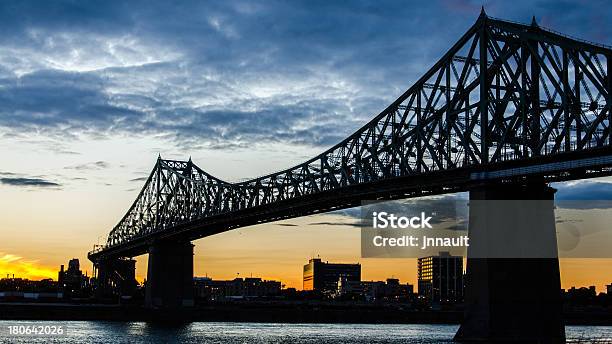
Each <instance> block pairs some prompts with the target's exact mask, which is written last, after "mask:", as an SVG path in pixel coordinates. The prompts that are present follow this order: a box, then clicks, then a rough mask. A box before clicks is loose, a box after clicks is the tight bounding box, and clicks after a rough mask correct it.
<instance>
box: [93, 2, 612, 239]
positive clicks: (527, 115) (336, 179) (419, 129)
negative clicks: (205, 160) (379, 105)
mask: <svg viewBox="0 0 612 344" xmlns="http://www.w3.org/2000/svg"><path fill="white" fill-rule="evenodd" d="M610 70H612V50H611V49H610V47H606V46H603V45H599V44H595V43H590V42H585V41H581V40H577V39H573V38H569V37H567V36H563V35H561V34H558V33H555V32H552V31H551V30H547V29H544V28H541V27H539V26H538V25H537V24H536V23H535V21H534V22H533V23H532V25H529V26H528V25H523V24H518V23H513V22H508V21H503V20H499V19H494V18H491V17H487V16H486V15H484V14H482V15H481V16H480V17H479V18H478V20H477V22H476V23H475V24H474V25H473V26H472V27H471V28H470V29H469V30H468V31H467V32H466V33H465V34H464V35H463V36H462V37H461V38H460V39H459V41H458V42H457V43H455V44H454V45H453V46H452V47H451V49H450V50H449V51H448V52H447V53H446V54H445V55H444V56H443V57H442V58H441V59H440V60H439V61H438V62H437V63H436V64H435V65H434V66H433V67H432V68H431V69H430V70H429V71H427V72H426V73H425V74H424V75H423V77H421V78H420V79H419V80H418V81H417V82H416V83H415V84H414V85H413V86H412V87H410V89H408V90H407V91H406V92H405V93H404V94H402V95H401V96H400V97H399V98H398V99H397V100H396V101H395V102H393V103H392V104H391V105H389V106H388V107H387V108H386V109H385V110H384V111H382V112H381V113H380V114H379V115H378V116H376V117H375V118H374V119H373V120H371V121H370V122H369V123H368V124H366V125H365V126H364V127H362V128H361V129H359V130H358V131H356V132H355V133H354V134H352V135H351V136H350V137H348V138H347V139H345V140H344V141H342V142H341V143H339V144H337V145H336V146H334V147H332V148H331V149H329V150H327V151H326V152H324V153H322V154H320V155H319V156H317V157H315V158H312V159H311V160H309V161H307V162H304V163H302V164H299V165H297V166H295V167H292V168H290V169H287V170H284V171H280V172H277V173H273V174H269V175H266V176H263V177H259V178H255V179H251V180H248V181H244V182H240V183H228V182H225V181H222V180H220V179H218V178H215V177H213V176H211V175H209V174H207V173H206V172H204V171H203V170H201V169H200V168H198V167H197V166H196V165H194V164H193V163H192V161H191V159H190V160H189V161H187V162H185V161H171V160H162V159H161V158H160V159H158V161H157V163H156V165H155V168H154V169H153V171H152V172H151V175H150V176H149V178H148V180H147V181H146V183H145V185H144V187H143V189H142V191H141V192H140V194H139V195H138V198H137V199H136V201H135V202H134V204H133V205H132V206H131V208H130V209H129V210H128V212H127V214H126V215H125V216H124V217H123V218H122V220H121V221H120V222H119V224H117V226H115V228H113V230H112V231H111V232H110V234H109V236H108V240H107V243H106V246H105V247H103V248H102V250H105V249H107V248H110V247H113V246H116V245H121V244H125V243H128V242H130V241H132V240H135V239H137V238H140V237H143V236H150V235H152V234H153V235H154V233H156V232H160V231H163V232H167V231H172V230H173V228H175V227H176V226H178V225H180V224H184V223H194V222H197V221H199V220H202V219H205V218H207V217H211V216H217V215H219V214H227V216H229V217H231V216H232V213H234V212H237V211H241V210H245V209H251V208H256V207H261V206H270V205H273V204H275V203H277V202H287V201H292V200H295V201H296V202H297V201H298V200H299V199H301V198H304V197H306V196H313V195H316V194H318V193H327V192H329V191H333V190H339V191H341V190H343V189H346V188H348V187H351V188H353V189H354V188H355V187H359V186H360V185H365V184H367V183H370V182H375V181H382V180H393V179H394V178H400V177H401V178H405V177H407V176H408V177H409V176H417V175H419V176H423V175H427V174H430V173H434V172H440V171H452V170H455V169H465V168H469V167H471V166H474V167H478V168H479V169H480V170H486V167H487V166H488V165H492V164H498V163H504V162H512V161H518V162H520V161H523V160H529V159H532V160H533V158H537V157H546V158H552V159H554V157H555V156H558V155H561V154H563V153H578V154H580V153H582V152H584V153H587V154H588V153H589V152H590V151H592V150H597V149H601V148H602V147H612V144H611V143H612V135H611V133H610V125H611V124H612V111H611V106H612V100H611V89H612V77H611V75H610V73H609V71H610ZM449 190H452V188H449Z"/></svg>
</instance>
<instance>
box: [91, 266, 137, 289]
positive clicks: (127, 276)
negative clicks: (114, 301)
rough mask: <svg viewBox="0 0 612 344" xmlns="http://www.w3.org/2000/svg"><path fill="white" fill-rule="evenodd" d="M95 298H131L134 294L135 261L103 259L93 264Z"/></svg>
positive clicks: (135, 282) (135, 283)
mask: <svg viewBox="0 0 612 344" xmlns="http://www.w3.org/2000/svg"><path fill="white" fill-rule="evenodd" d="M94 268H95V276H96V297H97V298H99V299H104V298H109V297H117V296H118V297H121V296H126V297H132V296H134V294H135V292H136V286H137V285H138V282H137V281H136V261H135V260H133V259H126V258H115V259H104V260H101V261H99V262H97V263H95V264H94Z"/></svg>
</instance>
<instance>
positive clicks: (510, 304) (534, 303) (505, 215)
mask: <svg viewBox="0 0 612 344" xmlns="http://www.w3.org/2000/svg"><path fill="white" fill-rule="evenodd" d="M555 191H556V190H555V189H553V188H551V187H549V186H548V185H546V184H545V183H543V182H535V183H526V184H506V185H499V184H497V185H492V184H488V185H482V186H480V187H477V188H475V189H473V190H471V191H470V209H469V211H470V213H469V220H470V222H469V226H470V227H469V235H470V247H469V248H468V259H467V271H466V279H465V280H466V292H465V307H466V308H465V317H464V320H463V323H462V324H461V327H460V328H459V331H458V332H457V334H456V335H455V340H456V341H459V342H487V343H495V342H520V343H565V328H564V325H563V319H562V300H561V293H560V289H561V283H560V274H559V259H558V255H557V239H556V231H555V217H554V193H555ZM499 200H503V201H499ZM512 200H515V201H516V200H520V201H519V202H513V201H512Z"/></svg>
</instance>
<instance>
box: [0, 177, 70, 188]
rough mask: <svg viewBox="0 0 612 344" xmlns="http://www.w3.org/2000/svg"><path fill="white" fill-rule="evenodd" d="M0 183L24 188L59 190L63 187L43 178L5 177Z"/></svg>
mask: <svg viewBox="0 0 612 344" xmlns="http://www.w3.org/2000/svg"><path fill="white" fill-rule="evenodd" d="M0 183H1V184H4V185H10V186H22V187H41V188H49V187H50V188H58V187H60V186H61V185H60V184H58V183H55V182H52V181H49V180H45V179H42V178H25V177H3V178H0Z"/></svg>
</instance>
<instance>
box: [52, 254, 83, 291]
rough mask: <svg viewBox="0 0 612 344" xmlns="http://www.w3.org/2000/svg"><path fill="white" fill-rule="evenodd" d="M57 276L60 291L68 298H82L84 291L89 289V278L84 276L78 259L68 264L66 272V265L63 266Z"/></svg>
mask: <svg viewBox="0 0 612 344" xmlns="http://www.w3.org/2000/svg"><path fill="white" fill-rule="evenodd" d="M57 275H58V276H57V280H58V287H59V289H60V290H59V291H60V292H62V293H63V295H64V297H66V298H71V297H82V296H83V289H85V288H87V287H89V278H88V277H87V276H84V275H83V272H82V271H81V268H80V264H79V260H78V259H77V258H74V259H71V260H70V261H69V262H68V269H67V270H66V271H64V265H61V266H60V271H59V272H58V274H57Z"/></svg>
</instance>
